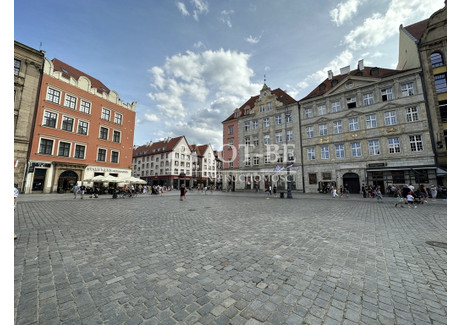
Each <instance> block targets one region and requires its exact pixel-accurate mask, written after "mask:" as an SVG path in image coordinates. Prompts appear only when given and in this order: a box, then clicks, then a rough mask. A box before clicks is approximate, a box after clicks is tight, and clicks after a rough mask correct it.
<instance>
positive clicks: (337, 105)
mask: <svg viewBox="0 0 460 325" xmlns="http://www.w3.org/2000/svg"><path fill="white" fill-rule="evenodd" d="M331 107H332V112H334V113H335V112H340V101H336V102H333V103H332V104H331Z"/></svg>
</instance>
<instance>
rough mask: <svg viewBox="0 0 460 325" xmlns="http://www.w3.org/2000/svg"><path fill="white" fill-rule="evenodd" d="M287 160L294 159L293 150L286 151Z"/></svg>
mask: <svg viewBox="0 0 460 325" xmlns="http://www.w3.org/2000/svg"><path fill="white" fill-rule="evenodd" d="M287 158H288V161H295V158H294V153H293V152H288V157H287Z"/></svg>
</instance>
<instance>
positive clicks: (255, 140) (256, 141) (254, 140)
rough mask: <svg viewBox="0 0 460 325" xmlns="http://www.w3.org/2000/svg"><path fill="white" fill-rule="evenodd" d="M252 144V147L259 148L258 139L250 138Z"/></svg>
mask: <svg viewBox="0 0 460 325" xmlns="http://www.w3.org/2000/svg"><path fill="white" fill-rule="evenodd" d="M252 142H253V144H254V146H256V147H257V146H259V137H252Z"/></svg>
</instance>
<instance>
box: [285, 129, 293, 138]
mask: <svg viewBox="0 0 460 325" xmlns="http://www.w3.org/2000/svg"><path fill="white" fill-rule="evenodd" d="M292 139H293V132H292V131H291V130H290V131H287V132H286V141H292Z"/></svg>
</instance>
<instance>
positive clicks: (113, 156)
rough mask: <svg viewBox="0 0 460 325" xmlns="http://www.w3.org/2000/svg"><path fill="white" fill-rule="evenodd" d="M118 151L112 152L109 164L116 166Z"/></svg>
mask: <svg viewBox="0 0 460 325" xmlns="http://www.w3.org/2000/svg"><path fill="white" fill-rule="evenodd" d="M118 155H119V153H118V151H112V156H111V157H110V162H111V163H114V164H118Z"/></svg>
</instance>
